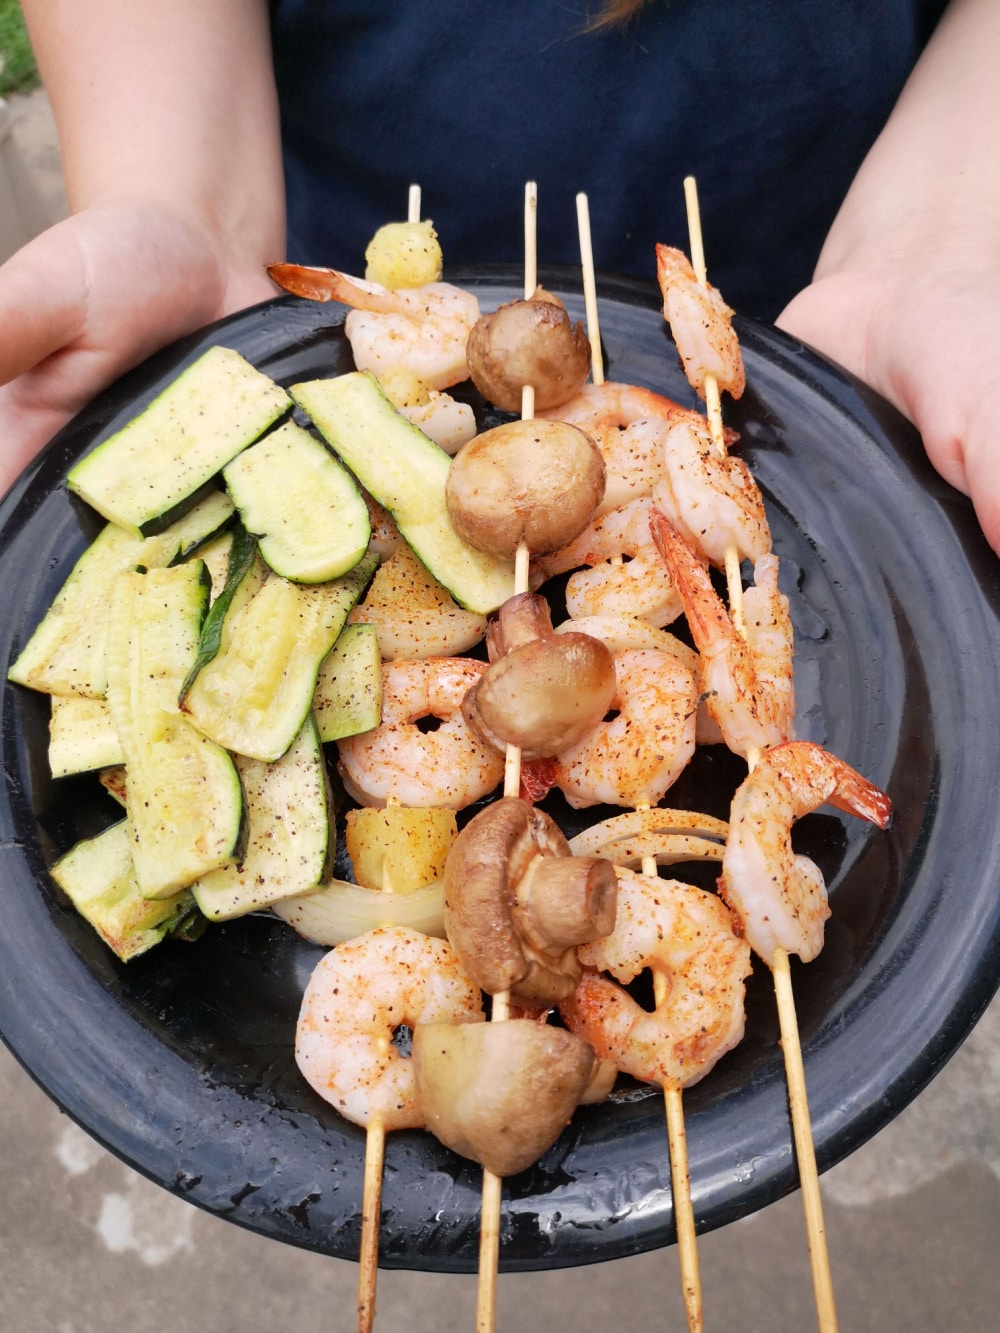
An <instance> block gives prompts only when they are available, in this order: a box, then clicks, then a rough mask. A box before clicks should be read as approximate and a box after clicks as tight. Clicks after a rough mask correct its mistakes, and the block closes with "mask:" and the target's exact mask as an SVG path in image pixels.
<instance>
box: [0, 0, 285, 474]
mask: <svg viewBox="0 0 1000 1333" xmlns="http://www.w3.org/2000/svg"><path fill="white" fill-rule="evenodd" d="M23 9H24V14H25V18H26V20H27V23H28V28H29V32H30V35H31V39H32V43H33V46H34V49H35V53H36V57H37V60H38V64H39V68H40V71H41V74H42V78H43V82H44V84H45V87H46V90H47V92H48V95H49V98H50V100H51V103H52V107H53V111H54V113H55V117H56V123H57V126H58V130H59V137H60V145H61V149H62V156H63V166H64V172H65V178H66V188H67V194H68V198H69V203H70V208H71V210H72V216H71V217H70V218H68V219H67V220H66V221H64V222H62V223H59V224H58V225H57V226H55V227H53V228H51V229H50V230H49V231H47V232H45V233H43V234H42V235H41V236H39V237H37V238H36V239H35V240H34V241H32V242H30V243H29V244H28V245H27V246H25V247H24V248H23V249H22V250H21V251H19V252H18V254H16V255H15V256H14V257H13V258H12V259H10V260H9V261H8V262H7V263H6V264H5V265H4V266H3V267H2V268H0V330H2V337H0V384H2V385H3V386H4V387H2V388H0V493H2V492H3V491H5V490H6V489H7V487H8V486H9V484H10V483H11V482H12V481H13V479H14V478H15V476H16V475H17V473H18V472H19V471H20V469H21V467H23V466H24V464H25V463H26V462H27V461H28V460H29V459H30V457H31V456H32V455H33V454H34V453H35V452H36V451H37V450H38V449H39V448H40V447H41V446H42V444H44V443H45V441H46V440H47V439H48V438H49V437H50V436H51V434H52V433H53V432H54V431H55V430H56V429H57V428H58V427H59V426H60V425H62V424H63V423H64V422H65V421H66V420H67V419H68V417H69V416H71V415H72V414H73V413H74V412H75V411H77V410H78V409H79V408H80V407H81V406H82V405H83V404H84V403H85V402H86V401H87V400H88V399H89V398H90V397H92V396H93V394H94V393H96V392H97V391H98V390H99V389H100V388H102V387H104V386H105V385H106V384H108V383H109V382H110V381H111V380H112V379H114V378H115V376H116V375H118V374H120V373H121V372H122V371H123V370H125V369H126V368H128V367H129V366H131V365H134V364H136V363H137V362H138V361H140V360H141V359H142V358H143V357H144V356H147V355H148V354H149V353H151V352H152V351H154V350H155V349H156V348H158V347H161V346H163V345H164V344H165V343H167V342H169V341H171V340H172V339H173V338H176V337H179V336H181V335H182V334H184V333H186V332H189V331H190V330H192V329H194V328H196V327H198V326H199V325H202V324H205V323H207V322H209V321H211V320H214V319H216V318H219V317H220V316H222V315H224V314H227V313H229V312H231V311H233V310H236V309H239V308H241V307H243V306H246V305H249V304H252V303H254V302H255V301H260V300H264V299H266V298H267V297H268V296H271V295H274V294H276V293H275V289H274V287H273V285H272V284H271V283H270V281H269V279H268V278H267V276H266V274H265V272H264V268H263V265H264V264H265V263H266V262H267V261H269V260H274V259H276V258H279V259H280V258H283V257H284V183H283V177H282V168H281V151H280V140H279V126H278V107H277V98H276V94H275V89H274V78H273V70H272V65H271V47H270V35H269V32H268V23H267V4H266V0H171V3H170V4H163V3H156V2H153V0H91V2H90V3H88V4H86V5H81V4H80V3H79V2H78V0H24V4H23Z"/></svg>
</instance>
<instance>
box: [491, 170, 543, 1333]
mask: <svg viewBox="0 0 1000 1333" xmlns="http://www.w3.org/2000/svg"><path fill="white" fill-rule="evenodd" d="M537 216H538V186H537V185H536V183H535V182H534V181H528V182H527V183H526V184H525V187H524V253H525V259H524V299H525V300H526V301H527V300H530V298H531V296H532V295H533V293H534V291H535V288H536V287H537V286H538V260H537V251H536V239H535V238H536V221H537ZM534 414H535V391H534V388H533V387H532V386H531V385H530V384H526V385H525V386H524V388H523V389H522V391H521V417H522V419H524V420H530V418H531V417H533V416H534ZM528 567H529V552H528V548H527V545H526V544H525V543H524V542H523V541H521V542H519V543H518V546H517V551H516V552H515V555H514V595H515V596H517V594H518V593H522V592H527V591H528ZM520 787H521V751H520V749H519V748H518V747H517V746H516V745H508V746H507V752H506V756H505V760H504V783H503V794H504V796H517V794H518V792H519V791H520ZM509 1015H510V993H509V992H508V991H501V992H499V993H498V994H496V995H494V996H493V1008H492V1011H491V1014H490V1018H491V1021H492V1022H494V1023H501V1022H504V1021H505V1020H506V1019H507V1018H508V1017H509ZM502 1188H503V1180H502V1177H500V1176H498V1175H496V1174H495V1172H493V1171H489V1170H487V1169H486V1168H485V1167H484V1168H483V1192H482V1203H481V1206H480V1231H479V1286H478V1293H477V1298H476V1330H477V1333H492V1330H493V1329H494V1328H495V1327H496V1298H497V1269H498V1267H499V1262H500V1196H501V1191H502Z"/></svg>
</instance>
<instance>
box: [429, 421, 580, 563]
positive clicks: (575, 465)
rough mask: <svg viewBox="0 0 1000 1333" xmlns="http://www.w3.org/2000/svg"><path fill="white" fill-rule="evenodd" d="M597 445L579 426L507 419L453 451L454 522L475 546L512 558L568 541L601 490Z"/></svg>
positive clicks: (449, 497)
mask: <svg viewBox="0 0 1000 1333" xmlns="http://www.w3.org/2000/svg"><path fill="white" fill-rule="evenodd" d="M604 481H605V467H604V457H603V455H602V454H601V451H600V449H599V448H598V447H597V445H596V444H595V443H594V441H593V440H592V439H591V437H590V436H589V435H588V434H587V433H586V432H585V431H582V430H580V428H579V427H578V426H571V425H569V424H568V423H567V422H565V421H546V420H544V419H541V418H529V419H528V420H521V421H509V422H507V423H506V424H505V425H503V426H494V428H493V429H492V430H487V431H484V432H483V433H482V434H481V435H477V436H475V437H474V438H473V439H471V440H470V441H469V442H468V444H466V445H465V446H464V447H463V448H462V449H461V450H460V451H459V453H457V454H456V455H455V458H454V460H453V462H452V465H451V468H450V469H449V472H448V480H447V483H446V486H445V502H446V504H447V506H448V513H449V515H450V517H451V522H452V526H453V527H454V528H455V531H456V532H457V533H458V535H459V536H460V537H462V538H463V540H464V541H467V542H468V543H469V545H470V546H474V547H475V548H476V549H477V550H479V551H485V552H487V553H488V554H490V555H495V556H497V557H499V558H500V559H503V560H510V559H513V557H514V555H515V553H516V551H517V548H518V546H519V545H520V544H521V543H522V542H523V543H524V544H525V545H526V546H527V548H528V550H529V551H530V552H531V553H532V555H547V554H550V553H551V552H552V551H558V550H560V549H561V548H562V547H563V546H567V545H568V544H569V543H570V542H571V541H573V540H574V538H576V537H578V536H579V535H580V533H581V532H582V531H583V530H584V528H585V527H586V526H587V524H588V523H589V522H590V520H591V517H592V515H593V513H594V510H595V509H596V508H597V505H598V504H599V503H600V501H601V498H602V497H603V495H604Z"/></svg>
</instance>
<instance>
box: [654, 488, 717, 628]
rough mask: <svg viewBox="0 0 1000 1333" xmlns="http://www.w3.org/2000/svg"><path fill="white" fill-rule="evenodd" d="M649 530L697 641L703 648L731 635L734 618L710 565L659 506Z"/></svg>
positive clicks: (655, 508) (656, 508)
mask: <svg viewBox="0 0 1000 1333" xmlns="http://www.w3.org/2000/svg"><path fill="white" fill-rule="evenodd" d="M649 531H650V534H651V536H652V538H653V542H654V544H655V546H656V549H657V550H658V551H659V553H660V555H661V556H662V557H663V561H664V563H665V564H666V566H667V569H668V570H669V571H670V578H671V580H672V582H673V584H674V587H675V588H676V589H677V592H678V595H679V596H680V599H681V602H682V603H683V605H684V614H685V615H686V616H687V620H688V625H689V627H690V629H691V635H692V637H693V638H694V641H695V644H696V645H697V646H698V647H699V648H701V645H702V644H705V643H707V642H709V641H710V640H711V639H714V638H716V637H726V638H728V637H730V636H731V635H732V633H733V628H732V621H731V620H730V618H729V614H728V612H727V611H726V608H725V606H724V605H723V602H722V598H721V597H720V596H719V594H718V593H717V592H716V591H715V589H714V588H713V586H712V580H711V576H710V575H709V572H708V568H707V566H706V565H705V563H704V562H703V561H702V560H701V559H700V558H699V556H698V555H696V553H695V552H694V551H693V550H692V549H691V547H690V546H689V545H688V543H687V542H686V541H685V540H684V538H683V537H682V536H681V534H680V533H679V532H678V531H677V529H676V528H675V527H674V525H673V523H671V521H670V519H669V518H667V516H666V514H664V512H663V510H662V509H659V508H658V507H657V506H656V505H653V506H652V508H651V509H650V511H649Z"/></svg>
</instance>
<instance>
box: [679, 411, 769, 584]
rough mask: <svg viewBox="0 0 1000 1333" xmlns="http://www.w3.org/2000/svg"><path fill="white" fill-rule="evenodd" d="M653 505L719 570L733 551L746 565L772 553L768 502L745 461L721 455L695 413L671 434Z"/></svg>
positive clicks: (683, 418)
mask: <svg viewBox="0 0 1000 1333" xmlns="http://www.w3.org/2000/svg"><path fill="white" fill-rule="evenodd" d="M653 500H654V502H655V503H656V506H657V508H659V509H660V510H661V511H662V512H663V513H664V514H666V515H667V517H668V518H669V519H670V520H671V522H672V523H673V524H674V526H675V527H676V528H677V529H678V530H679V532H680V533H681V535H682V536H683V537H684V538H685V539H686V540H687V542H688V543H689V545H690V546H692V547H693V548H694V549H695V550H696V551H698V552H699V554H701V555H703V556H705V558H706V559H707V560H710V561H711V562H712V564H714V565H717V566H718V567H719V568H720V569H721V568H724V567H725V564H726V552H727V550H728V549H729V548H735V550H736V553H737V555H738V557H739V559H741V560H757V559H759V558H760V557H761V556H762V555H765V554H766V553H767V552H768V551H770V549H771V531H770V528H769V527H768V522H767V515H766V514H765V512H764V498H763V496H762V495H761V493H760V489H759V487H758V485H757V483H756V481H754V479H753V476H752V475H751V473H750V469H749V468H748V467H747V465H746V463H744V461H743V459H742V458H736V457H734V456H733V455H730V454H726V455H725V456H723V455H721V454H720V453H719V451H718V450H717V449H716V447H715V445H714V443H713V442H712V436H711V432H710V431H709V428H708V423H707V422H706V421H705V419H704V418H703V417H700V416H699V415H698V414H697V413H696V412H687V413H684V414H683V415H682V416H679V417H678V418H677V419H676V420H675V421H674V422H673V423H672V425H670V426H669V427H668V429H667V431H666V438H665V440H664V449H663V473H662V475H661V477H660V478H659V480H657V481H656V482H655V483H654V485H653Z"/></svg>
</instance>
